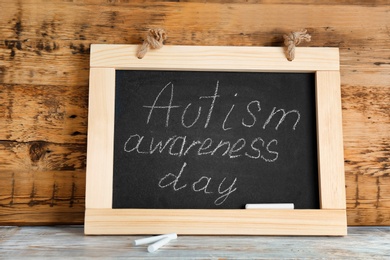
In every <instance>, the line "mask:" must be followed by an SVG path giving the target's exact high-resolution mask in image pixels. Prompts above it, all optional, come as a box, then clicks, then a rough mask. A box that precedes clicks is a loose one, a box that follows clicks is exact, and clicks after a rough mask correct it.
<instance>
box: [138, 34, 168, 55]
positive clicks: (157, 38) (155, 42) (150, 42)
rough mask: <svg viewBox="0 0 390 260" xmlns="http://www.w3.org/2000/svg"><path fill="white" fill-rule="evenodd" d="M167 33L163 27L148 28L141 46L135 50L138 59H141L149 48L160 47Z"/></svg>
mask: <svg viewBox="0 0 390 260" xmlns="http://www.w3.org/2000/svg"><path fill="white" fill-rule="evenodd" d="M167 37H168V36H167V34H166V32H165V30H164V29H149V31H148V34H147V35H146V39H145V40H144V43H143V44H142V46H141V48H140V49H139V50H138V52H137V57H138V59H142V58H143V57H144V56H145V54H146V53H147V52H148V51H149V49H160V48H162V47H163V46H164V45H163V42H164V41H165V40H166V39H167Z"/></svg>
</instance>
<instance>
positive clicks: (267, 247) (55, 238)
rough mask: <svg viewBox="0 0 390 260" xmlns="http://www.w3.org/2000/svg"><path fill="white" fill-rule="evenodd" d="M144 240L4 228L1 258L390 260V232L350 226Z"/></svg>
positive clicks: (66, 229)
mask: <svg viewBox="0 0 390 260" xmlns="http://www.w3.org/2000/svg"><path fill="white" fill-rule="evenodd" d="M144 237H147V236H85V235H84V229H83V226H81V225H80V226H79V225H73V226H51V227H50V226H36V227H0V254H1V257H0V258H2V257H5V258H7V259H9V258H21V257H27V258H40V259H42V258H70V257H72V258H74V257H76V258H84V259H85V258H86V259H88V258H96V257H98V258H104V259H109V258H115V259H117V258H127V259H128V258H136V259H145V258H155V259H286V258H288V259H291V258H294V259H297V258H298V259H300V258H305V259H307V258H309V259H310V258H316V259H318V258H325V259H330V258H331V259H346V258H348V259H352V258H353V259H390V227H349V228H348V235H347V236H343V237H307V236H294V237H292V236H286V237H280V236H180V235H179V236H178V238H177V239H175V240H172V241H170V243H168V244H167V245H165V246H164V247H162V248H160V249H159V250H158V251H156V252H153V253H149V252H148V250H147V245H139V246H135V245H134V240H135V239H140V238H144Z"/></svg>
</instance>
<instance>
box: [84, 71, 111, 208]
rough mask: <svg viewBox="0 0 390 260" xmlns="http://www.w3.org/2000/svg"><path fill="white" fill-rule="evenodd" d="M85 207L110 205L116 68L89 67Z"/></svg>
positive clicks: (105, 206) (106, 206) (107, 206)
mask: <svg viewBox="0 0 390 260" xmlns="http://www.w3.org/2000/svg"><path fill="white" fill-rule="evenodd" d="M90 80H91V81H90V82H91V84H90V85H91V89H90V92H89V93H90V97H89V117H88V118H89V119H88V121H89V131H88V161H87V193H86V197H87V198H88V199H87V201H86V207H87V208H97V207H100V208H111V207H112V185H113V165H114V138H113V137H114V117H115V69H102V68H91V79H90Z"/></svg>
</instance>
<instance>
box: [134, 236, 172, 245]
mask: <svg viewBox="0 0 390 260" xmlns="http://www.w3.org/2000/svg"><path fill="white" fill-rule="evenodd" d="M167 237H168V238H170V239H176V238H177V234H176V233H171V234H165V235H159V236H153V237H146V238H141V239H137V240H134V245H135V246H139V245H145V244H150V243H154V242H156V241H159V240H161V239H164V238H167Z"/></svg>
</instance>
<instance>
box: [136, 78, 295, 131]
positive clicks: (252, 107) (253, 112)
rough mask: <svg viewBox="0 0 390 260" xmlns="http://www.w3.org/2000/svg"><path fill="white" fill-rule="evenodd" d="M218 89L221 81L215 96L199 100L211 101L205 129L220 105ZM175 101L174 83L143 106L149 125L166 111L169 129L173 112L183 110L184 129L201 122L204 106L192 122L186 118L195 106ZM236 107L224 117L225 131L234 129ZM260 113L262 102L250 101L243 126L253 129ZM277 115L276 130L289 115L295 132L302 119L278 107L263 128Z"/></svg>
mask: <svg viewBox="0 0 390 260" xmlns="http://www.w3.org/2000/svg"><path fill="white" fill-rule="evenodd" d="M218 88H219V81H217V84H216V86H215V90H214V94H212V95H209V96H200V97H199V98H198V100H202V99H206V100H210V105H209V106H208V110H207V111H206V114H207V117H206V120H205V122H204V125H203V127H204V128H207V127H208V126H209V124H210V121H211V119H212V117H213V111H214V108H215V106H216V105H217V103H218V102H217V101H218V100H219V99H220V98H221V96H220V95H219V94H218ZM164 92H168V93H167V94H169V101H168V102H167V103H166V104H163V105H161V103H163V102H162V101H161V100H160V98H161V95H162V94H164ZM237 95H238V93H236V94H235V95H234V96H235V97H237ZM173 100H174V85H173V83H171V82H169V83H168V84H166V85H165V86H164V87H163V88H162V89H161V91H160V92H159V93H158V95H157V96H156V98H155V99H154V101H153V104H152V105H144V106H143V107H144V108H147V109H148V110H149V113H148V116H147V119H146V123H147V124H149V123H150V121H151V120H152V118H153V117H161V114H160V113H157V111H161V110H165V127H168V126H169V121H170V117H171V111H172V110H173V109H182V113H181V125H182V126H183V127H185V128H191V127H193V126H194V125H195V124H197V123H198V122H199V120H200V118H201V115H202V114H204V113H203V111H202V110H203V107H202V106H199V107H198V111H197V114H196V116H195V118H194V119H192V120H191V121H190V120H189V119H188V118H187V117H186V115H187V113H188V111H189V109H190V108H191V106H192V105H193V104H192V102H190V103H188V104H187V105H186V106H185V107H182V106H179V105H174V104H173ZM235 106H236V104H232V105H231V107H230V109H229V110H227V111H226V113H225V115H224V120H223V123H222V126H221V127H222V129H223V130H224V131H227V130H230V129H232V127H231V126H230V127H229V123H230V120H232V119H231V115H232V114H234V110H235ZM260 111H261V103H260V101H259V100H252V101H250V102H249V103H248V104H247V105H246V113H247V115H246V116H247V117H246V118H244V117H243V118H241V125H242V126H244V127H248V128H250V127H253V126H254V125H255V124H256V123H257V119H258V118H257V115H258V113H260ZM154 114H156V115H154ZM277 115H278V116H279V122H278V123H277V124H276V126H275V130H278V128H279V126H280V125H281V124H282V123H283V121H284V120H285V119H286V117H287V116H288V115H291V116H294V115H295V123H294V125H293V126H292V129H293V130H295V129H296V127H297V124H298V122H299V120H300V118H301V115H300V113H299V111H298V110H295V109H293V110H289V111H287V112H286V111H285V110H284V109H283V108H280V109H277V108H276V107H274V108H273V109H272V111H271V113H270V114H269V116H268V118H267V119H266V120H265V122H264V123H263V126H262V128H263V129H266V127H267V126H268V125H269V123H270V122H271V120H272V119H273V118H275V117H276V116H277ZM248 118H249V119H248Z"/></svg>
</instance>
